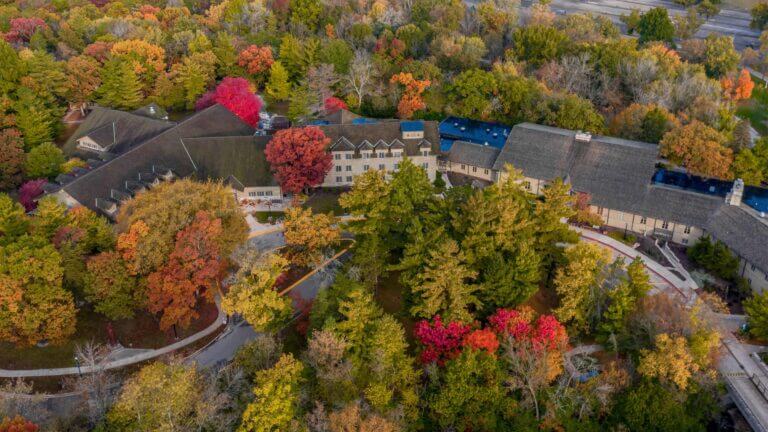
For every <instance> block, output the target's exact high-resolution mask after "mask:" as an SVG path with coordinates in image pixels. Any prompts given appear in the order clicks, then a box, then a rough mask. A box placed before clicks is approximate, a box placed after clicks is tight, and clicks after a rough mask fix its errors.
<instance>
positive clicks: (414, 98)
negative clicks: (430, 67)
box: [390, 72, 431, 119]
mask: <svg viewBox="0 0 768 432" xmlns="http://www.w3.org/2000/svg"><path fill="white" fill-rule="evenodd" d="M390 82H391V83H397V84H400V85H402V86H404V87H405V90H404V91H403V94H402V95H401V96H400V102H398V103H397V116H398V117H400V118H401V119H409V118H411V117H413V114H414V112H416V111H419V110H422V109H424V108H426V106H427V105H426V104H425V103H424V100H423V99H422V96H421V94H422V93H424V91H425V90H426V89H427V87H429V85H430V84H431V83H430V81H429V80H417V79H415V78H414V77H413V74H411V73H405V72H401V73H399V74H395V75H392V78H391V79H390Z"/></svg>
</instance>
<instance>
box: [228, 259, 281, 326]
mask: <svg viewBox="0 0 768 432" xmlns="http://www.w3.org/2000/svg"><path fill="white" fill-rule="evenodd" d="M287 267H288V261H287V260H285V258H283V257H281V256H280V255H277V254H269V255H266V256H248V257H247V258H246V259H245V260H244V262H242V263H241V267H240V270H239V271H238V273H237V278H236V282H235V283H234V284H233V285H232V286H230V287H229V291H228V292H227V293H226V294H225V295H224V298H223V299H222V302H221V307H222V309H224V310H225V311H226V312H227V313H228V314H240V315H242V317H243V319H245V320H246V321H248V323H249V324H250V325H251V326H252V327H253V328H254V329H255V330H256V331H274V330H279V329H280V328H281V327H282V326H283V325H284V324H285V323H286V322H287V321H288V319H290V317H291V315H292V314H293V308H292V307H291V298H290V297H288V296H282V297H281V296H280V295H279V294H278V292H277V291H276V290H275V287H274V285H275V282H276V281H277V279H278V277H280V275H281V274H283V272H284V271H285V270H286V268H287Z"/></svg>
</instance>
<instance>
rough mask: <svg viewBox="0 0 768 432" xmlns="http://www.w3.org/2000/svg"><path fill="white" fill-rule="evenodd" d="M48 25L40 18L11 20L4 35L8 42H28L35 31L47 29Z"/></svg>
mask: <svg viewBox="0 0 768 432" xmlns="http://www.w3.org/2000/svg"><path fill="white" fill-rule="evenodd" d="M47 28H48V24H46V23H45V21H43V20H42V19H41V18H36V17H35V18H13V19H12V20H11V23H10V29H9V30H8V32H7V33H6V34H5V40H6V41H8V42H29V40H30V39H31V38H32V35H34V34H35V32H36V31H37V29H47Z"/></svg>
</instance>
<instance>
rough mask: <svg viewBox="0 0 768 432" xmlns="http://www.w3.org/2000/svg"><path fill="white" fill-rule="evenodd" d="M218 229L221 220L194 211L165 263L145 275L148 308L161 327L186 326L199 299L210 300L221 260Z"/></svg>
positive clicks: (196, 315) (192, 317) (221, 265)
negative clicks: (147, 275)
mask: <svg viewBox="0 0 768 432" xmlns="http://www.w3.org/2000/svg"><path fill="white" fill-rule="evenodd" d="M221 230H222V226H221V219H218V218H213V217H212V216H211V215H210V214H209V213H207V212H203V211H201V212H198V213H197V215H195V219H194V220H193V221H192V222H191V223H190V224H189V225H187V226H186V227H185V228H184V229H182V230H181V231H179V233H178V234H177V235H176V245H175V247H174V250H173V252H172V253H171V255H170V256H169V257H168V263H166V264H165V266H163V267H162V268H160V269H159V270H158V271H156V272H154V273H152V274H150V275H149V277H148V279H147V282H148V291H147V296H148V307H149V310H150V311H151V312H154V313H161V314H162V316H161V318H160V328H161V329H163V330H166V329H169V328H171V326H174V325H179V326H181V327H187V326H189V324H190V323H191V321H192V320H193V319H195V318H197V317H198V313H197V311H196V310H195V308H196V307H197V303H198V300H199V298H203V299H204V300H205V301H208V302H212V301H213V300H214V296H215V294H216V290H217V289H218V287H219V280H220V278H221V276H222V273H223V266H224V259H225V257H224V256H222V254H221V247H220V246H219V244H218V243H217V241H218V239H219V237H220V236H221Z"/></svg>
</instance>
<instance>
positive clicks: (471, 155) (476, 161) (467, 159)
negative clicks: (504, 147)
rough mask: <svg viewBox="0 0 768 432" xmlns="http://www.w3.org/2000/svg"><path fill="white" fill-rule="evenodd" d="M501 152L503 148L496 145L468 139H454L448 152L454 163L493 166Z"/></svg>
mask: <svg viewBox="0 0 768 432" xmlns="http://www.w3.org/2000/svg"><path fill="white" fill-rule="evenodd" d="M499 153H501V150H500V149H497V148H496V147H491V146H486V145H480V144H475V143H470V142H466V141H454V143H453V146H451V151H450V153H449V154H448V160H449V161H450V162H452V163H458V164H466V165H471V166H476V167H481V168H493V164H494V162H495V161H496V159H497V158H498V156H499Z"/></svg>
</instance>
